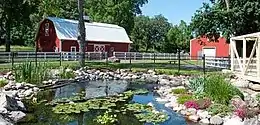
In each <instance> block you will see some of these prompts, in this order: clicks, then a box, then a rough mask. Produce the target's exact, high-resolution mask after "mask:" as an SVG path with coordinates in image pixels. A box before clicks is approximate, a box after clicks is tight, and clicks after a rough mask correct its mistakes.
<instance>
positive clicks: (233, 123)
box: [223, 117, 244, 125]
mask: <svg viewBox="0 0 260 125" xmlns="http://www.w3.org/2000/svg"><path fill="white" fill-rule="evenodd" d="M223 125H244V123H243V122H242V120H241V119H240V118H238V117H234V118H231V119H228V120H227V121H226V122H224V124H223Z"/></svg>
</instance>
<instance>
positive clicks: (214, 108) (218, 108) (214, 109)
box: [207, 103, 234, 116]
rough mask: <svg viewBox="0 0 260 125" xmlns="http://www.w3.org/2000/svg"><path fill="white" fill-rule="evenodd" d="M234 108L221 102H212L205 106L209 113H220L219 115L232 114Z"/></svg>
mask: <svg viewBox="0 0 260 125" xmlns="http://www.w3.org/2000/svg"><path fill="white" fill-rule="evenodd" d="M233 110H234V108H233V107H232V106H228V105H223V104H218V103H215V104H212V105H211V106H210V107H209V108H207V111H208V112H210V114H211V115H220V116H226V115H229V114H232V112H233Z"/></svg>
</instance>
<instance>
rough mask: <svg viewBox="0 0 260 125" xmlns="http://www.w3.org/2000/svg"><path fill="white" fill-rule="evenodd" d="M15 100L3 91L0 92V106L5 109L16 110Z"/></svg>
mask: <svg viewBox="0 0 260 125" xmlns="http://www.w3.org/2000/svg"><path fill="white" fill-rule="evenodd" d="M17 107H18V106H17V102H16V100H15V99H13V98H11V97H9V96H7V95H6V94H4V93H0V108H6V109H7V110H10V111H14V110H17Z"/></svg>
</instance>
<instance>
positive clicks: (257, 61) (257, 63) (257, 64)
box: [256, 37, 260, 78]
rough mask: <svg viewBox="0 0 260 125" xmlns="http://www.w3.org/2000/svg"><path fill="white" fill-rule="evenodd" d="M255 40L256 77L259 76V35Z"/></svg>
mask: <svg viewBox="0 0 260 125" xmlns="http://www.w3.org/2000/svg"><path fill="white" fill-rule="evenodd" d="M256 42H257V46H256V47H257V51H256V69H257V71H256V72H257V78H260V42H259V37H258V38H257V39H256Z"/></svg>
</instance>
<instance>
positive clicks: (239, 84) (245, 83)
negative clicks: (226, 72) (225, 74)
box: [231, 78, 249, 88]
mask: <svg viewBox="0 0 260 125" xmlns="http://www.w3.org/2000/svg"><path fill="white" fill-rule="evenodd" d="M231 84H232V85H233V86H236V87H239V88H248V86H249V81H247V80H244V79H241V78H239V79H236V80H231Z"/></svg>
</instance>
